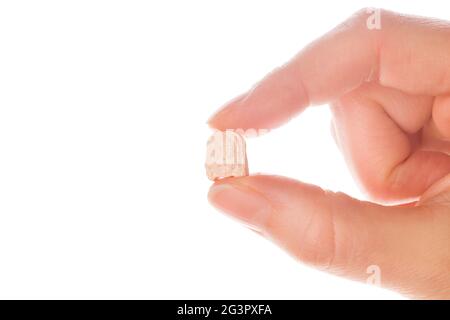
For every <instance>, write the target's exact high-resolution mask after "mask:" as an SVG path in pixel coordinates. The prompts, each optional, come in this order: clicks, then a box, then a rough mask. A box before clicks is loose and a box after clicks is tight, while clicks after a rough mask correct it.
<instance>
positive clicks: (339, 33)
mask: <svg viewBox="0 0 450 320" xmlns="http://www.w3.org/2000/svg"><path fill="white" fill-rule="evenodd" d="M374 14H379V18H380V25H379V27H380V28H379V29H377V28H375V29H372V28H371V27H370V21H369V20H368V19H371V18H373V16H372V15H374ZM449 70H450V24H449V23H448V22H445V21H437V20H429V19H428V20H427V19H424V18H419V17H409V16H404V15H399V14H395V13H393V12H388V11H384V10H381V11H379V12H376V11H375V12H374V11H368V10H366V9H364V10H361V11H359V12H358V13H356V14H355V15H353V16H352V17H350V19H348V20H347V21H346V22H344V23H343V24H341V25H339V26H338V27H336V28H335V29H333V30H332V31H330V32H329V33H327V34H326V35H324V36H323V37H321V38H320V39H318V40H317V41H315V42H313V43H311V44H310V45H308V46H307V47H306V48H304V49H303V50H302V51H301V52H300V53H299V54H298V55H297V56H295V57H294V58H293V59H292V60H291V61H290V62H288V63H287V64H285V65H283V66H282V67H280V68H278V69H276V70H274V71H273V72H272V73H270V74H269V75H267V76H266V77H265V78H264V79H263V80H262V81H260V82H259V83H258V84H257V85H256V86H255V87H254V88H253V89H252V90H250V91H249V92H248V93H245V94H243V95H241V96H240V97H238V98H237V99H235V100H233V101H231V102H229V103H228V104H226V105H225V106H224V107H223V108H222V109H221V110H219V111H218V112H217V113H216V114H215V115H214V116H213V117H212V118H211V119H210V120H209V124H210V126H211V127H214V128H217V129H221V130H225V129H231V128H242V129H250V128H254V129H270V128H274V127H277V126H279V125H281V124H282V123H284V122H286V121H287V120H289V119H290V118H292V117H293V116H295V115H296V114H297V113H299V112H301V111H302V110H303V109H304V108H306V107H307V106H310V105H316V104H322V103H326V102H329V101H333V100H335V99H337V98H338V97H340V96H341V95H343V94H344V93H346V92H349V91H351V90H353V89H355V88H357V87H358V86H359V85H360V84H361V83H363V82H366V81H377V82H379V83H380V84H381V85H383V86H387V87H392V88H396V89H399V90H401V91H404V92H407V93H411V94H427V95H440V94H444V93H448V92H450V72H449Z"/></svg>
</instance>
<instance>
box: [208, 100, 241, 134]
mask: <svg viewBox="0 0 450 320" xmlns="http://www.w3.org/2000/svg"><path fill="white" fill-rule="evenodd" d="M244 97H245V94H242V95H240V96H238V97H236V98H234V99H233V100H231V101H229V102H227V103H225V105H223V106H222V107H220V108H219V110H217V111H216V112H214V113H213V114H212V115H211V116H210V117H209V119H208V120H207V122H206V123H207V124H208V125H209V126H210V127H214V125H215V121H216V119H217V118H222V117H226V116H227V114H228V113H230V112H231V111H232V110H231V109H230V107H229V106H230V105H232V104H235V103H237V102H239V101H240V100H242V99H243V98H244Z"/></svg>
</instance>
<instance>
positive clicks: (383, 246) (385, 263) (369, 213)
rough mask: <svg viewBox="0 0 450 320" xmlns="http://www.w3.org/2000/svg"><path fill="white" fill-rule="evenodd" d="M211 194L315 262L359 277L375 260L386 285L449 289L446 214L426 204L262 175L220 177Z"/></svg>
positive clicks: (427, 292) (405, 289) (423, 291)
mask: <svg viewBox="0 0 450 320" xmlns="http://www.w3.org/2000/svg"><path fill="white" fill-rule="evenodd" d="M209 199H210V201H211V202H212V204H213V205H215V206H216V207H217V208H219V209H221V210H222V211H224V212H225V213H228V214H230V215H231V216H233V217H235V218H237V219H239V220H241V221H243V222H244V223H245V224H247V225H249V226H251V227H252V228H254V229H256V230H258V231H259V232H261V233H262V234H263V235H265V236H266V237H268V238H270V239H272V240H273V241H275V242H276V243H277V244H279V245H280V246H281V247H283V248H285V249H286V250H287V251H288V252H290V253H291V254H292V255H294V256H295V257H296V258H298V259H299V260H301V261H303V262H305V263H307V264H310V265H312V266H314V267H317V268H320V269H323V270H326V271H330V272H332V273H336V274H338V275H341V276H345V277H349V278H352V279H358V280H363V281H364V280H366V279H367V277H368V274H367V272H366V271H367V270H368V268H369V267H371V266H376V267H377V269H379V270H380V271H381V284H382V285H383V286H387V287H395V288H396V289H397V290H400V291H401V292H402V293H404V294H414V295H415V296H418V295H420V296H422V297H430V296H433V295H434V294H436V292H439V290H437V288H439V287H441V288H443V290H448V289H445V288H447V287H448V283H450V276H448V275H447V273H448V272H447V271H446V270H447V268H448V265H445V264H443V263H442V261H444V260H445V259H443V257H444V258H445V257H447V260H445V261H449V259H448V256H449V254H448V252H447V251H448V248H447V243H448V242H449V236H448V234H449V232H448V231H449V230H448V226H449V222H450V219H449V218H447V216H448V215H442V214H439V213H438V212H434V211H433V209H432V207H430V206H426V207H421V206H396V207H386V206H381V205H377V204H374V203H369V202H363V201H358V200H355V199H353V198H351V197H349V196H347V195H345V194H342V193H333V192H329V191H324V190H322V189H320V188H319V187H316V186H312V185H308V184H304V183H301V182H298V181H295V180H291V179H288V178H284V177H279V176H266V175H256V176H248V177H240V178H227V179H223V180H221V181H218V182H216V183H215V184H214V185H213V186H212V187H211V189H210V192H209ZM442 219H446V221H442ZM443 244H444V245H443ZM441 269H442V270H441ZM443 274H444V275H446V277H447V279H443V276H442V275H443Z"/></svg>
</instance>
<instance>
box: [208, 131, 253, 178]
mask: <svg viewBox="0 0 450 320" xmlns="http://www.w3.org/2000/svg"><path fill="white" fill-rule="evenodd" d="M205 167H206V175H207V176H208V178H209V179H210V180H217V179H220V178H226V177H242V176H247V175H248V165H247V155H246V151H245V140H244V137H242V136H241V135H240V134H239V133H237V132H234V131H232V130H226V131H218V130H217V131H215V132H214V133H213V135H212V136H211V137H210V138H209V139H208V143H207V145H206V165H205Z"/></svg>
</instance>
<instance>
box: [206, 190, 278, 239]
mask: <svg viewBox="0 0 450 320" xmlns="http://www.w3.org/2000/svg"><path fill="white" fill-rule="evenodd" d="M208 198H209V201H210V202H211V204H212V205H214V206H215V207H216V208H217V209H219V210H220V211H222V212H224V213H226V214H228V215H230V216H231V217H233V218H236V219H238V220H239V221H241V222H242V223H244V224H245V225H247V226H248V227H250V228H252V229H255V230H258V231H260V230H262V229H263V227H264V225H265V222H266V221H267V218H268V217H269V215H270V213H271V212H272V207H271V205H270V203H269V201H268V200H267V199H266V198H264V197H263V196H261V195H260V194H258V193H257V192H255V191H253V190H249V189H247V188H245V187H244V186H235V185H232V184H225V183H223V184H219V185H215V186H213V187H211V189H210V191H209V194H208Z"/></svg>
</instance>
